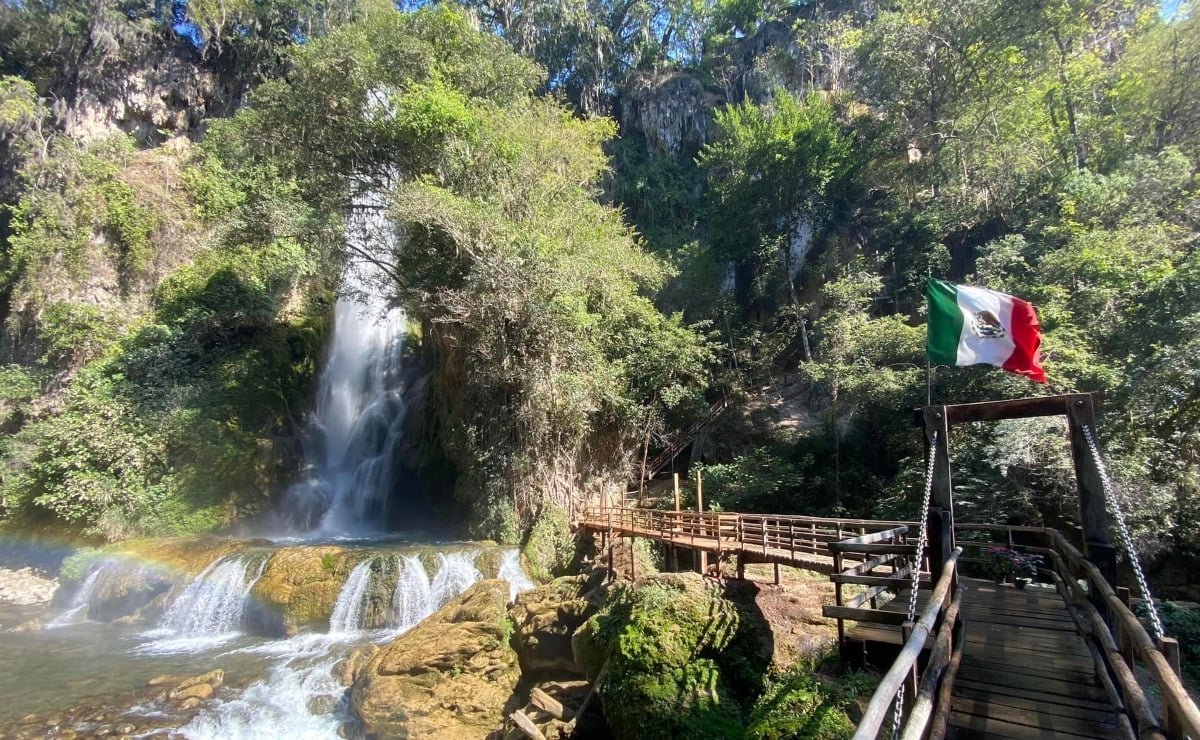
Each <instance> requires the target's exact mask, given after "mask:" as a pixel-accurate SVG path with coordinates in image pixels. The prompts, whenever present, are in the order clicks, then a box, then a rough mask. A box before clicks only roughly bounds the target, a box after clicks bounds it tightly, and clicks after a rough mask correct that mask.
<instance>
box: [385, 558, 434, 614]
mask: <svg viewBox="0 0 1200 740" xmlns="http://www.w3.org/2000/svg"><path fill="white" fill-rule="evenodd" d="M429 588H430V584H429V574H428V573H426V572H425V564H424V563H422V562H421V558H419V557H418V556H416V555H407V556H405V557H403V558H399V559H398V560H397V562H396V590H395V591H394V592H393V593H392V615H393V620H394V626H395V627H396V628H397V629H398V630H400V631H401V632H406V631H408V630H410V629H412V628H413V627H416V626H417V624H419V623H420V621H421V620H422V619H424V618H425V617H427V616H429V615H430V614H432V613H433V601H432V598H431V596H430V590H429Z"/></svg>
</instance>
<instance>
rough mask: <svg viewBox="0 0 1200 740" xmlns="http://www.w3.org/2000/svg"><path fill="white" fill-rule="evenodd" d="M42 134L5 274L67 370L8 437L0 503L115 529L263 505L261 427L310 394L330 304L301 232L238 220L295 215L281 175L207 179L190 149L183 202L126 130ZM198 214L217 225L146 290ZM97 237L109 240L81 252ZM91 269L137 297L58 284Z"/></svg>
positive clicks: (171, 179)
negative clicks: (66, 296)
mask: <svg viewBox="0 0 1200 740" xmlns="http://www.w3.org/2000/svg"><path fill="white" fill-rule="evenodd" d="M56 146H57V147H58V149H57V150H56V154H55V155H54V156H53V157H52V158H51V159H49V160H47V161H46V162H43V163H41V164H38V165H37V166H36V167H35V168H34V169H31V170H30V171H29V172H30V173H32V174H36V176H37V178H40V180H39V182H40V183H41V184H40V185H36V186H34V187H32V188H31V189H30V190H28V191H27V193H26V195H25V197H24V198H23V199H22V203H21V204H20V206H19V207H18V208H17V216H18V218H19V219H20V220H19V222H18V228H17V233H16V235H15V236H14V238H13V239H12V240H11V243H10V244H11V247H12V249H11V250H10V251H9V252H8V254H7V256H8V257H9V265H10V267H11V268H13V269H12V270H11V272H10V279H11V282H10V283H9V286H8V287H9V290H10V291H12V295H13V296H14V300H15V301H19V303H18V305H22V306H23V307H24V308H25V311H26V314H25V315H24V316H21V317H19V319H20V322H21V323H20V324H19V323H18V317H17V316H16V315H11V314H10V319H9V326H10V331H15V329H14V327H17V326H22V325H23V326H28V327H29V328H28V329H27V331H29V333H30V336H32V337H33V338H34V339H35V340H36V346H37V347H38V352H39V356H40V359H39V360H38V363H39V365H40V366H42V367H45V368H46V369H47V370H48V371H54V372H62V371H68V372H69V373H73V374H68V375H64V376H62V377H63V380H61V381H60V383H61V384H62V385H61V387H59V388H58V389H56V390H55V393H56V399H55V403H54V405H52V406H46V407H44V409H43V410H42V411H41V412H40V413H39V414H38V415H31V414H25V415H24V416H23V417H22V418H21V421H24V422H25V423H24V424H23V426H21V427H20V428H19V430H16V433H15V434H14V435H13V436H12V437H11V438H9V439H8V440H7V444H6V446H5V449H4V450H3V451H2V452H3V456H4V465H5V470H6V473H5V475H4V477H3V482H2V485H0V491H2V494H3V497H4V502H5V507H6V510H5V515H6V516H7V517H10V518H12V519H13V520H15V521H18V522H26V523H38V522H42V521H46V520H53V521H58V522H60V523H63V524H65V525H66V526H68V527H69V528H70V529H72V530H74V531H77V532H80V533H82V534H84V535H87V536H90V537H96V538H103V539H109V540H115V539H123V538H126V537H129V536H134V535H138V534H149V533H153V534H158V535H162V534H173V533H187V532H195V531H203V530H208V529H212V528H214V527H217V526H220V525H223V524H226V523H229V522H230V521H231V520H232V519H234V518H235V517H237V516H240V515H246V514H248V513H252V512H254V511H257V510H259V509H261V508H262V507H263V506H264V505H265V504H266V502H267V500H268V499H267V497H268V496H269V495H270V493H271V492H272V490H273V487H274V486H275V485H276V482H277V481H278V480H279V478H280V477H281V476H282V475H283V473H284V471H285V470H286V464H285V460H284V459H283V458H282V457H281V456H280V455H279V453H278V452H277V451H276V450H275V449H273V442H272V439H273V438H276V437H278V436H279V435H280V432H281V431H282V430H285V429H286V428H287V427H288V426H289V425H291V424H294V423H296V418H295V414H296V412H297V410H299V409H302V408H304V407H305V405H306V403H307V401H308V395H309V385H308V383H309V379H310V378H311V377H312V375H313V374H314V372H315V363H316V360H317V358H318V356H319V354H320V350H321V346H322V344H323V337H324V315H325V312H326V310H327V307H328V306H327V304H326V303H325V302H323V301H322V300H314V299H312V298H311V296H313V295H314V294H315V295H318V296H319V293H316V291H314V287H317V286H319V283H316V282H315V279H316V277H317V276H316V274H315V272H316V267H315V264H316V263H315V262H314V261H313V260H312V259H311V258H310V256H309V251H308V250H307V249H306V248H305V247H303V246H302V245H301V244H300V243H299V242H297V241H296V240H295V239H294V238H292V239H277V238H273V236H272V235H270V234H263V233H262V229H261V228H259V229H258V232H259V233H257V234H251V233H249V230H246V229H238V228H237V227H238V225H239V222H240V221H243V220H246V221H257V219H256V218H255V214H253V213H247V211H248V210H249V209H251V208H253V207H256V206H258V207H260V210H259V213H261V212H262V210H261V204H262V203H263V202H264V201H266V202H271V203H273V204H276V205H277V206H282V205H285V204H289V207H290V208H291V211H292V212H293V213H295V212H296V211H297V210H299V209H298V208H297V206H296V205H295V202H294V198H293V196H290V195H289V191H288V190H287V188H286V187H282V188H281V187H279V185H278V181H276V182H275V183H271V182H269V181H268V182H259V183H257V184H256V186H255V187H254V188H248V187H245V183H244V181H242V180H239V179H237V178H230V180H229V181H228V182H226V183H220V182H218V180H219V179H220V175H221V170H220V169H219V168H217V167H214V165H213V160H212V159H211V158H208V159H203V158H202V159H200V160H199V161H198V162H197V164H196V166H195V167H194V168H193V170H192V172H193V176H192V178H191V180H190V183H189V186H190V188H189V189H190V190H191V192H194V193H197V200H194V201H186V200H179V199H178V196H177V195H164V193H169V192H172V188H173V187H174V185H173V183H176V182H178V181H179V180H176V179H175V178H176V177H178V167H179V163H178V160H177V159H168V158H165V157H162V156H160V155H159V154H158V153H150V154H143V153H135V152H133V151H131V149H130V148H129V143H128V141H127V140H122V139H113V140H108V141H104V142H100V143H98V144H95V145H93V146H92V147H91V148H89V149H81V148H79V147H75V146H74V145H71V144H68V143H66V142H61V141H60V142H58V143H57V144H56ZM32 174H31V176H32ZM134 183H136V184H137V185H138V187H137V189H136V190H137V192H138V196H137V198H136V199H135V198H134V197H133V193H134V191H135V189H134V187H133V184H134ZM252 196H253V197H252ZM52 205H55V207H56V208H57V211H54V212H52V211H51V210H50V206H52ZM151 205H153V208H154V213H155V215H154V217H153V218H152V219H150V218H149V217H147V216H146V214H148V213H150V212H151ZM197 211H199V212H200V213H201V215H202V216H203V217H205V218H206V219H209V220H212V221H215V220H216V219H217V217H218V216H220V217H221V218H223V219H224V223H223V224H222V226H223V228H222V229H221V230H220V231H219V232H218V237H219V239H218V240H217V241H216V243H213V244H211V245H210V246H208V247H207V248H201V247H199V246H193V247H191V249H192V252H193V254H194V255H195V256H194V258H193V259H192V260H190V261H183V264H182V265H181V266H180V267H178V268H176V269H174V270H172V271H170V272H169V273H168V274H167V275H166V276H165V278H164V279H162V280H161V281H159V282H158V284H157V286H156V287H154V289H153V291H152V294H151V295H150V296H146V295H145V293H146V292H147V286H146V285H145V283H144V282H141V281H142V280H144V279H145V278H144V277H140V276H141V274H142V271H143V270H144V269H145V267H146V266H147V265H148V264H149V263H150V262H151V261H155V262H156V263H157V264H158V265H160V266H163V265H167V266H169V265H172V264H179V262H180V261H181V260H179V257H178V256H177V255H172V254H171V250H178V249H179V247H180V245H179V244H177V243H174V242H173V241H171V238H174V239H186V238H192V239H197V240H199V239H200V238H201V237H200V236H199V234H197V233H196V232H194V231H191V232H189V230H188V229H191V228H194V221H193V220H192V218H193V215H194V213H195V212H197ZM164 223H170V224H171V230H170V237H168V235H167V234H166V233H161V234H160V233H159V230H160V225H161V224H164ZM276 223H279V221H278V220H277V221H276ZM289 230H291V229H289ZM313 231H314V229H313V228H312V227H310V231H309V233H312V232H313ZM291 232H292V233H293V234H296V233H302V232H298V230H291ZM97 241H99V242H100V243H102V244H106V245H107V247H106V249H105V250H103V251H100V250H94V249H91V248H90V246H89V245H91V244H94V243H96V242H97ZM64 264H65V265H66V266H67V267H69V268H70V269H69V270H68V271H67V272H66V274H64V273H63V272H62V271H61V266H63V265H64ZM89 269H91V270H105V269H109V270H111V271H114V272H115V273H116V274H117V275H118V276H119V277H120V278H121V279H122V280H123V281H126V292H127V293H128V294H129V295H130V297H131V298H132V296H133V295H134V294H135V293H140V297H141V300H138V299H137V298H133V299H132V300H129V301H128V302H123V301H122V296H119V295H112V294H107V293H101V294H100V295H99V298H98V299H96V298H94V299H93V300H98V304H93V303H79V302H68V301H63V300H59V299H56V298H55V296H56V295H58V294H60V293H61V292H63V291H69V290H70V286H72V285H73V284H74V282H75V281H79V280H83V279H84V275H83V273H85V272H86V271H87V270H89ZM51 278H53V279H51ZM146 298H149V300H148V301H147V300H146ZM147 303H148V304H149V305H148V306H147ZM26 322H27V323H26Z"/></svg>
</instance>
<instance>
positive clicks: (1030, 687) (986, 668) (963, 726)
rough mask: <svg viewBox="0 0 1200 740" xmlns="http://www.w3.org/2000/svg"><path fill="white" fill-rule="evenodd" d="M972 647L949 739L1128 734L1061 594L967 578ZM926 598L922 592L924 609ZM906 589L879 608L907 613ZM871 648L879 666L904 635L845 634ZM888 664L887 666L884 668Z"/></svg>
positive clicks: (859, 628)
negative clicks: (1098, 677)
mask: <svg viewBox="0 0 1200 740" xmlns="http://www.w3.org/2000/svg"><path fill="white" fill-rule="evenodd" d="M960 583H961V585H962V587H963V601H962V612H961V616H960V618H961V619H963V620H964V621H965V625H964V628H965V632H964V634H965V639H966V644H965V645H964V647H963V657H962V664H961V666H960V667H959V670H958V676H957V678H956V679H955V681H954V694H953V700H952V704H951V712H950V719H949V723H948V727H947V733H946V737H947V738H958V739H961V740H977V739H982V740H992V739H993V738H1002V737H1005V738H1028V739H1032V740H1043V739H1045V738H1067V739H1068V740H1071V739H1072V738H1120V737H1123V736H1124V735H1123V733H1122V731H1121V729H1120V725H1119V724H1118V722H1117V717H1116V714H1115V713H1114V711H1113V708H1112V706H1111V705H1110V704H1109V701H1108V698H1107V696H1106V695H1105V693H1104V690H1103V689H1102V688H1101V687H1100V685H1099V684H1098V683H1097V681H1096V677H1095V664H1094V663H1093V662H1092V657H1091V654H1090V653H1089V652H1088V648H1087V645H1086V644H1085V643H1084V641H1083V638H1082V637H1080V636H1079V634H1078V633H1077V632H1076V630H1075V623H1074V622H1073V621H1072V620H1071V616H1070V614H1068V613H1067V610H1066V607H1065V605H1064V604H1063V601H1062V598H1061V597H1060V596H1059V595H1058V593H1057V592H1055V591H1053V590H1050V589H1045V588H1032V587H1031V588H1027V589H1025V590H1019V589H1016V588H1014V587H1013V586H1011V585H1003V586H997V585H995V584H993V583H992V582H991V581H983V580H978V579H973V578H963V579H961V581H960ZM927 600H928V592H927V591H921V592H918V595H917V602H918V605H919V606H918V610H919V609H920V608H921V607H923V606H924V603H925V602H926V601H927ZM907 609H908V592H907V591H904V592H902V593H901V594H900V595H899V596H897V597H896V598H895V599H894V600H893V601H891V602H889V603H888V604H885V605H884V606H883V607H882V608H881V610H882V611H890V612H901V613H903V612H906V611H907ZM846 637H847V640H848V641H851V642H859V643H861V642H862V641H866V642H865V648H864V649H865V651H866V657H867V659H868V660H869V662H871V663H872V664H875V665H876V666H878V665H879V664H880V662H882V661H890V660H891V658H889V657H888V655H889V651H890V650H891V649H892V647H893V646H894V647H895V649H898V648H899V645H900V630H899V628H896V627H888V626H884V625H869V624H858V625H856V626H855V627H853V628H851V629H849V630H847V631H846ZM886 665H887V663H886V662H885V663H884V666H885V667H886Z"/></svg>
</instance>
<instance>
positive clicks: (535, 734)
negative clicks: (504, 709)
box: [508, 710, 546, 740]
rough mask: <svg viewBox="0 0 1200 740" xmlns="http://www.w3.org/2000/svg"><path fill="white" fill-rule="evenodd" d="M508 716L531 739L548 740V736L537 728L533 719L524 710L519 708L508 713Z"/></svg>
mask: <svg viewBox="0 0 1200 740" xmlns="http://www.w3.org/2000/svg"><path fill="white" fill-rule="evenodd" d="M508 718H509V719H511V720H512V721H513V724H514V725H516V726H517V729H518V730H520V731H521V733H522V734H524V735H525V737H527V738H529V740H546V736H545V735H543V734H542V731H541V730H539V729H538V728H537V725H535V724H534V723H533V720H531V719H529V717H527V716H526V715H525V713H524V712H522V711H520V710H517V711H515V712H513V713H512V714H510V715H508Z"/></svg>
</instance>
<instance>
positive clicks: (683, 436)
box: [642, 397, 729, 480]
mask: <svg viewBox="0 0 1200 740" xmlns="http://www.w3.org/2000/svg"><path fill="white" fill-rule="evenodd" d="M728 406H729V399H728V398H725V397H722V398H719V399H717V400H716V401H714V402H713V403H712V405H710V406H709V407H708V416H705V417H704V418H703V419H700V420H699V421H697V422H695V423H693V424H692V425H691V426H690V427H688V428H687V429H686V430H684V431H683V432H681V433H680V435H679V436H678V437H676V438H675V440H674V441H673V442H671V444H670V445H668V446H667V448H666V449H664V450H663V451H662V452H660V453H658V454H657V455H655V457H654V459H653V460H651V461H650V462H649V463H648V464H647V465H646V466H645V469H644V470H642V480H651V479H653V478H654V476H656V475H658V474H659V473H660V472H661V471H662V469H663V468H664V467H666V465H667V463H669V462H671V461H672V460H674V459H675V458H676V457H677V456H678V455H679V453H680V452H683V448H685V447H687V446H688V445H689V444H691V443H692V439H693V438H694V437H695V436H696V435H697V434H699V433H700V431H701V430H703V429H704V428H705V427H707V426H708V425H709V424H712V423H713V422H714V421H716V419H717V416H718V415H720V413H721V412H722V411H724V410H725V409H726V407H728Z"/></svg>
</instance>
